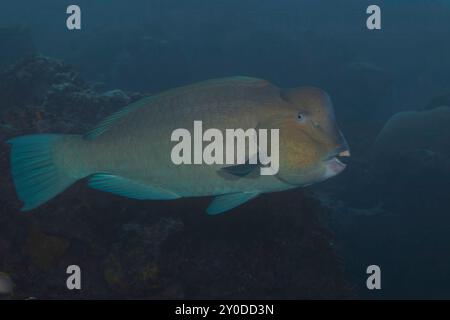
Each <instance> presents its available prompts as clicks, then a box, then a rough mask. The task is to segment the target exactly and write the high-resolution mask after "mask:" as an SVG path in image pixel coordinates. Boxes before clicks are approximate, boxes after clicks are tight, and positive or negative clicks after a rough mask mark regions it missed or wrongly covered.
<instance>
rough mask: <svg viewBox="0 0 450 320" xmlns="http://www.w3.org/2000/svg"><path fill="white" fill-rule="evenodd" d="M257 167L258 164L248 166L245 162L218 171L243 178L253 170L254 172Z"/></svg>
mask: <svg viewBox="0 0 450 320" xmlns="http://www.w3.org/2000/svg"><path fill="white" fill-rule="evenodd" d="M259 167H260V165H259V164H250V163H248V162H247V163H244V164H238V165H235V166H229V167H224V168H222V169H220V170H223V171H225V172H227V173H229V174H232V175H234V176H238V177H245V176H246V175H248V174H250V173H251V172H252V171H253V170H255V169H257V168H259Z"/></svg>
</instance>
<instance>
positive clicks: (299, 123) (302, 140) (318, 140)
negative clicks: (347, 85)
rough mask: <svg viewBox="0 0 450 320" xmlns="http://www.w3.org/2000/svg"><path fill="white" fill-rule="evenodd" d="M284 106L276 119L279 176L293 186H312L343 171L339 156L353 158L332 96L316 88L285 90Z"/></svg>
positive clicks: (283, 92)
mask: <svg viewBox="0 0 450 320" xmlns="http://www.w3.org/2000/svg"><path fill="white" fill-rule="evenodd" d="M281 98H282V99H283V100H284V102H286V103H285V107H284V108H283V111H282V112H281V115H280V114H279V115H278V116H277V117H276V118H277V119H276V121H275V122H276V123H277V124H278V125H279V128H280V131H279V132H280V133H279V134H280V139H279V157H280V159H279V161H280V168H279V172H278V177H279V178H280V179H281V180H283V181H286V182H288V183H289V184H293V185H299V186H304V185H309V184H312V183H315V182H320V181H323V180H325V179H328V178H330V177H332V176H335V175H337V174H339V173H340V172H342V171H343V170H344V169H345V167H346V165H345V164H344V163H342V162H341V161H340V160H339V159H338V157H340V156H341V157H342V156H344V157H346V156H350V152H349V147H348V144H347V141H346V140H345V138H344V136H343V134H342V133H341V131H340V130H339V128H338V125H337V122H336V118H335V114H334V109H333V105H332V102H331V99H330V97H329V95H328V94H327V93H326V92H325V91H323V90H321V89H319V88H314V87H300V88H296V89H288V90H283V91H282V92H281Z"/></svg>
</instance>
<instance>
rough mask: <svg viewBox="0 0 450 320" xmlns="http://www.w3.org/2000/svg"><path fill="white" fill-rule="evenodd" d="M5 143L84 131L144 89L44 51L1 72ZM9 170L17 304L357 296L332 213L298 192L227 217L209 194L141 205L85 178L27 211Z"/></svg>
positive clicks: (2, 211)
mask: <svg viewBox="0 0 450 320" xmlns="http://www.w3.org/2000/svg"><path fill="white" fill-rule="evenodd" d="M0 88H1V89H0V112H1V116H0V138H1V140H2V141H6V140H7V139H8V138H11V137H13V136H17V135H21V134H26V133H39V132H70V133H82V132H84V131H85V130H86V129H87V128H88V127H90V126H92V125H94V124H95V123H96V122H98V121H99V120H100V119H101V118H103V117H104V116H106V115H107V114H110V113H111V112H113V111H115V110H117V109H119V108H120V107H122V106H125V105H127V104H128V103H130V102H132V101H134V100H136V99H139V98H140V97H142V94H138V93H129V92H123V91H121V90H114V91H107V92H102V86H101V84H91V83H87V82H85V81H84V80H83V79H82V78H81V77H80V76H79V74H78V73H77V71H76V70H74V69H73V68H71V67H69V66H67V65H66V64H64V63H63V62H61V61H57V60H54V59H50V58H47V57H43V56H34V57H32V58H28V59H25V60H23V61H21V62H19V63H17V64H15V65H13V66H11V67H9V68H7V69H6V70H5V71H4V72H2V73H1V74H0ZM8 155H9V146H8V145H7V144H6V143H3V145H2V147H1V154H0V166H1V170H2V172H3V173H4V179H3V183H2V184H0V253H1V254H0V271H2V272H4V273H5V274H8V277H10V278H11V279H12V281H13V282H14V283H15V286H14V291H13V292H12V293H10V294H9V295H8V296H6V298H19V299H24V298H29V297H34V298H50V299H52V298H82V299H87V298H146V299H157V298H164V299H177V298H348V297H351V296H353V295H354V292H353V290H352V288H351V286H350V285H349V284H348V282H347V281H346V279H345V276H344V271H343V263H342V261H341V259H340V258H339V254H338V250H337V248H336V247H335V246H334V244H333V243H334V240H333V239H334V235H333V234H332V233H331V231H330V230H329V229H328V228H327V226H326V224H325V223H324V220H323V219H322V217H323V216H324V215H326V214H327V209H325V207H323V206H322V205H321V203H320V202H319V201H318V200H316V199H315V198H314V197H313V196H312V195H311V194H308V193H306V192H304V191H302V190H294V191H290V192H284V193H280V194H271V195H265V196H262V197H260V198H259V199H256V200H255V201H252V202H251V203H249V204H246V205H245V206H243V207H242V208H240V209H238V210H235V211H232V212H229V213H227V214H225V215H222V216H217V217H211V216H207V215H206V214H205V212H204V210H205V208H206V206H207V203H208V202H209V201H210V199H205V198H200V199H181V200H176V201H168V202H164V201H152V202H150V201H137V200H132V199H125V198H121V197H117V196H114V195H111V194H107V193H103V192H99V191H95V190H92V189H89V188H87V187H86V186H85V183H84V182H83V181H81V182H79V183H76V184H75V185H74V186H72V187H70V188H69V190H67V191H66V192H64V193H63V194H61V195H59V196H58V197H57V198H55V199H54V200H52V201H50V202H49V203H47V204H45V205H43V206H42V207H40V208H38V209H36V210H34V211H32V212H27V213H23V212H20V202H19V201H18V199H17V198H16V195H15V192H14V187H13V184H12V181H11V177H10V176H9V170H10V169H9V161H8ZM72 264H76V265H79V266H80V267H81V269H82V275H83V277H82V290H80V291H77V290H74V291H69V290H68V289H67V288H66V278H67V274H66V268H67V266H69V265H72Z"/></svg>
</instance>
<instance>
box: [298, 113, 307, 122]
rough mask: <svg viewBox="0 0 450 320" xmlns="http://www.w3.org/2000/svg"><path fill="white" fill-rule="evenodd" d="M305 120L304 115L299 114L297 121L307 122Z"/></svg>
mask: <svg viewBox="0 0 450 320" xmlns="http://www.w3.org/2000/svg"><path fill="white" fill-rule="evenodd" d="M305 119H306V116H305V115H304V114H303V113H301V112H299V113H298V114H297V121H298V122H305Z"/></svg>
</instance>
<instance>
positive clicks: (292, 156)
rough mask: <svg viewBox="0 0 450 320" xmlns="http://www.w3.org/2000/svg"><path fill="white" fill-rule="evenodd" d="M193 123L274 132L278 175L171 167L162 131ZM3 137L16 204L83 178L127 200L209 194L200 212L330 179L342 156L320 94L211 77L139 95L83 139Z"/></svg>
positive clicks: (30, 204)
mask: <svg viewBox="0 0 450 320" xmlns="http://www.w3.org/2000/svg"><path fill="white" fill-rule="evenodd" d="M300 116H301V117H300ZM300 118H301V119H300ZM195 121H202V126H203V128H204V129H205V130H206V129H207V128H215V129H218V130H219V131H222V132H225V131H226V130H227V129H230V128H242V129H244V130H246V129H249V128H264V129H279V132H280V142H279V148H280V170H279V172H278V173H277V174H276V175H259V174H257V170H253V169H252V167H250V166H249V169H248V170H247V167H246V166H245V165H241V167H240V169H242V167H244V169H245V170H244V173H242V170H240V171H239V172H240V173H236V172H237V171H234V169H235V167H233V166H231V169H230V166H229V165H225V164H210V165H206V164H191V165H176V164H174V162H173V161H172V160H171V151H172V149H173V147H174V142H173V141H171V135H172V133H173V132H174V130H176V129H177V128H186V129H188V130H192V127H193V123H194V122H195ZM10 143H11V144H12V152H11V162H12V173H13V177H14V181H15V185H16V190H17V192H18V194H19V198H20V199H21V200H22V201H23V202H24V203H25V206H24V208H23V210H30V209H33V208H35V207H37V206H39V205H40V204H42V203H44V202H46V201H48V200H49V199H51V198H52V197H54V196H55V195H56V194H58V193H59V192H61V191H63V190H64V189H65V188H67V187H68V186H70V185H71V184H72V183H74V182H75V181H76V180H79V179H82V178H85V177H90V180H89V185H90V186H91V187H94V188H97V189H100V190H104V191H108V192H112V193H115V194H119V195H122V196H126V197H130V198H136V199H176V198H180V197H195V196H218V197H217V198H216V200H215V202H213V204H212V205H211V206H210V208H209V209H208V211H209V213H220V212H223V211H226V210H228V209H231V208H233V207H235V206H237V205H239V204H241V203H244V202H246V201H248V200H250V199H252V198H254V197H256V196H257V195H259V194H261V193H266V192H274V191H281V190H286V189H290V188H295V187H298V186H304V185H308V184H311V183H314V182H317V181H322V180H324V179H326V178H328V177H331V176H333V175H335V174H337V173H339V172H340V171H342V170H343V168H344V167H345V166H344V165H343V164H342V163H341V162H340V161H339V160H337V158H335V156H336V155H338V154H339V153H340V154H347V153H348V146H347V144H346V142H345V139H344V137H343V136H342V134H341V133H340V131H339V129H338V128H337V125H336V121H335V119H334V112H333V109H332V105H331V101H330V99H329V97H328V95H327V94H326V93H325V92H324V91H322V90H320V89H317V88H308V87H307V88H297V89H289V90H285V89H280V88H278V87H277V86H275V85H273V84H271V83H269V82H268V81H265V80H262V79H256V78H249V77H233V78H224V79H214V80H209V81H205V82H200V83H197V84H193V85H189V86H185V87H180V88H176V89H173V90H169V91H166V92H163V93H161V94H158V95H155V96H151V97H148V98H144V99H142V100H140V101H138V102H135V103H133V104H131V105H130V106H127V107H125V108H124V109H123V110H121V111H119V112H117V113H115V114H113V115H112V116H110V117H108V118H106V119H105V120H104V121H102V122H101V123H100V124H99V125H98V126H96V127H95V128H94V129H92V130H91V131H90V132H88V133H87V134H85V135H84V136H81V135H53V134H51V135H31V136H23V137H19V138H15V139H12V140H10ZM194 148H195V147H194ZM194 152H195V150H194ZM236 167H237V166H236ZM246 170H247V171H246Z"/></svg>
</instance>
